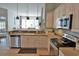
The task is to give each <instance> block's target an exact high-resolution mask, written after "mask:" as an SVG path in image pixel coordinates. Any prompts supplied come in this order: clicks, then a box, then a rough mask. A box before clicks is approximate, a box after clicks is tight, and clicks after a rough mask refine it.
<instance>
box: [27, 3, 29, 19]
mask: <svg viewBox="0 0 79 59" xmlns="http://www.w3.org/2000/svg"><path fill="white" fill-rule="evenodd" d="M28 13H29V5H28V4H27V20H29V16H28Z"/></svg>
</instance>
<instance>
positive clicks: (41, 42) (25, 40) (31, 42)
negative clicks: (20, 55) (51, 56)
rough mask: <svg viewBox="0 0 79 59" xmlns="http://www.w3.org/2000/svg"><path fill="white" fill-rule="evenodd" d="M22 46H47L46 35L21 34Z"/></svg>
mask: <svg viewBox="0 0 79 59" xmlns="http://www.w3.org/2000/svg"><path fill="white" fill-rule="evenodd" d="M21 47H22V48H48V38H47V37H46V36H21Z"/></svg>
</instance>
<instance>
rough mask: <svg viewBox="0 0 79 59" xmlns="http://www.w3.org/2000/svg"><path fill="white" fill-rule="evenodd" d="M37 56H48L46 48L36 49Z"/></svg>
mask: <svg viewBox="0 0 79 59" xmlns="http://www.w3.org/2000/svg"><path fill="white" fill-rule="evenodd" d="M37 55H39V56H47V55H49V52H48V49H46V48H39V49H37Z"/></svg>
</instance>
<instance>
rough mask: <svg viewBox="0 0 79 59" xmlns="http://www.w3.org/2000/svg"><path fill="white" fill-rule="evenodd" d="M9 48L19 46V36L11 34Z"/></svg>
mask: <svg viewBox="0 0 79 59" xmlns="http://www.w3.org/2000/svg"><path fill="white" fill-rule="evenodd" d="M11 48H20V36H19V35H11Z"/></svg>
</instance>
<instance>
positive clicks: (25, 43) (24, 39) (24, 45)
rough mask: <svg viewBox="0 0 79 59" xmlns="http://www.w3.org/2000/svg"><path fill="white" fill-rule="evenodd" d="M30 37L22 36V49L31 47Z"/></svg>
mask: <svg viewBox="0 0 79 59" xmlns="http://www.w3.org/2000/svg"><path fill="white" fill-rule="evenodd" d="M29 43H30V42H29V37H28V36H21V48H27V47H29Z"/></svg>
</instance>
